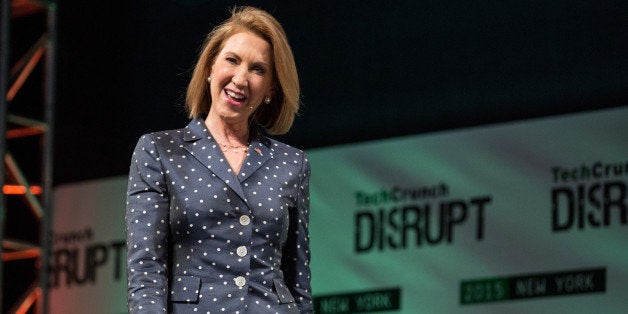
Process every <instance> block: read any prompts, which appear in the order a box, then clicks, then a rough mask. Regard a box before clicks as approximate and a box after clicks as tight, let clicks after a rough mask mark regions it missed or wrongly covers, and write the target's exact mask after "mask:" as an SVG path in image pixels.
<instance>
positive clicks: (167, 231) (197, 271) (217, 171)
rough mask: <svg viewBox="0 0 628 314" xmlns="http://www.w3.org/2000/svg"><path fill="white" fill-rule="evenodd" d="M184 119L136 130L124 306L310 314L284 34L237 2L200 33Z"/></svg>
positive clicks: (304, 217) (301, 169)
mask: <svg viewBox="0 0 628 314" xmlns="http://www.w3.org/2000/svg"><path fill="white" fill-rule="evenodd" d="M186 106H187V109H188V110H189V113H190V118H191V119H192V121H191V122H190V123H189V125H188V126H187V127H185V128H183V129H178V130H171V131H163V132H155V133H151V134H147V135H144V136H142V137H141V138H140V140H139V142H138V144H137V146H136V148H135V151H134V153H133V158H132V162H131V170H130V176H129V186H128V193H127V210H126V228H127V250H128V251H127V255H128V261H127V274H128V304H129V310H130V312H132V313H153V312H172V313H197V312H198V313H210V312H211V313H222V312H225V313H311V312H312V302H311V290H310V289H311V288H310V268H309V259H310V251H309V240H308V237H309V234H308V219H309V178H310V165H309V163H308V160H307V159H306V158H305V156H304V154H303V152H302V151H300V150H298V149H295V148H293V147H290V146H288V145H286V144H282V143H280V142H277V141H275V140H272V139H269V138H267V137H265V136H264V135H263V134H262V130H260V129H264V130H265V131H266V132H267V133H269V134H283V133H285V132H287V131H288V129H289V128H290V127H291V125H292V122H293V120H294V115H295V114H296V112H297V110H298V107H299V84H298V77H297V72H296V67H295V63H294V58H293V56H292V52H291V50H290V46H289V45H288V42H287V39H286V35H285V32H284V31H283V29H282V27H281V26H280V25H279V23H278V22H277V21H276V20H275V19H274V18H273V17H272V16H271V15H270V14H268V13H267V12H265V11H262V10H259V9H255V8H250V7H243V8H239V9H236V10H234V11H233V12H232V16H231V17H230V18H229V19H228V20H227V21H225V22H224V23H223V24H221V25H219V26H218V27H216V28H215V29H214V30H213V31H212V32H211V33H210V34H209V35H208V37H207V40H206V43H205V45H204V47H203V49H202V52H201V54H200V57H199V60H198V62H197V65H196V68H195V70H194V73H193V76H192V80H191V82H190V84H189V86H188V92H187V99H186Z"/></svg>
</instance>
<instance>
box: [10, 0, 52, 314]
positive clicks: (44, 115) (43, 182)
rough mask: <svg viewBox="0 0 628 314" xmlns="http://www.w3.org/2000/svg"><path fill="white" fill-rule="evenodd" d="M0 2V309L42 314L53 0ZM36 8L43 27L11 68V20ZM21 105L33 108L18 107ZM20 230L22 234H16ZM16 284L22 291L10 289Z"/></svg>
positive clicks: (48, 226)
mask: <svg viewBox="0 0 628 314" xmlns="http://www.w3.org/2000/svg"><path fill="white" fill-rule="evenodd" d="M0 1H1V2H0V5H1V7H0V10H1V12H0V14H1V16H0V24H1V25H0V26H1V33H0V96H1V97H0V156H3V159H4V162H0V187H2V194H1V197H0V240H1V243H2V259H1V261H0V309H2V311H8V312H9V313H48V277H49V270H48V265H49V260H48V259H49V256H50V250H51V245H52V240H51V238H52V213H53V203H52V202H53V191H52V161H53V129H54V128H53V121H54V103H55V100H54V99H55V59H56V56H55V47H56V3H55V2H52V1H35V0H13V1H10V0H0ZM34 14H39V15H41V16H42V17H43V19H45V20H46V21H45V25H46V26H45V27H44V28H45V30H44V31H43V34H41V36H40V37H39V38H38V39H37V38H35V39H34V40H33V41H34V43H33V44H32V46H31V47H30V49H28V50H27V51H26V52H25V53H24V55H23V56H21V58H19V59H17V61H14V64H13V66H11V67H10V68H9V63H10V62H11V57H10V56H11V53H12V52H13V51H12V50H11V49H12V48H13V47H10V42H11V41H10V38H9V37H10V34H11V32H12V31H13V29H12V25H13V24H14V21H15V20H16V19H19V18H23V17H25V16H30V15H34ZM15 32H19V30H15ZM10 48H11V49H10ZM38 67H39V69H41V70H40V71H38V70H37V69H38ZM33 80H35V82H42V83H41V85H42V86H41V92H42V97H40V99H39V100H38V101H35V102H34V103H33V102H32V101H26V102H25V101H19V100H20V96H22V94H24V93H28V91H24V90H25V88H23V87H24V86H25V84H27V83H28V82H29V81H33ZM27 99H28V98H27ZM24 106H26V107H32V108H27V109H29V110H21V109H24V108H22V107H24ZM14 111H17V112H29V113H31V112H38V114H37V115H38V116H37V117H30V116H25V115H24V114H14V113H13V112H14ZM14 143H15V144H14ZM24 156H26V157H24ZM33 163H34V164H33ZM20 198H21V201H20V200H19V199H20ZM15 199H18V200H17V201H16V200H15ZM13 230H19V231H21V232H13ZM24 234H27V236H26V237H23V238H20V236H23V235H24ZM33 234H34V235H35V236H33ZM37 234H38V235H37ZM20 263H21V264H23V265H25V266H22V267H17V269H20V271H16V272H14V271H13V268H14V267H16V265H17V264H20ZM24 267H26V269H27V270H24V269H25V268H24ZM29 267H30V270H29V269H28V268H29ZM25 273H26V274H28V276H25V275H24V274H25ZM31 277H32V283H31V284H30V285H29V284H28V282H26V283H25V282H23V281H24V279H25V278H29V280H31ZM18 283H19V284H18ZM22 286H23V287H24V288H23V291H17V292H16V291H15V290H14V289H17V288H16V287H22ZM7 292H12V295H16V297H13V298H11V299H9V298H6V297H5V296H7V295H9V293H7Z"/></svg>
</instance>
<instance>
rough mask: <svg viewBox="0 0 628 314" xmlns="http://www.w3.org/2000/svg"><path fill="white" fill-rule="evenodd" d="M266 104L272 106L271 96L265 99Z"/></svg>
mask: <svg viewBox="0 0 628 314" xmlns="http://www.w3.org/2000/svg"><path fill="white" fill-rule="evenodd" d="M264 103H266V104H267V105H268V104H270V96H266V98H264Z"/></svg>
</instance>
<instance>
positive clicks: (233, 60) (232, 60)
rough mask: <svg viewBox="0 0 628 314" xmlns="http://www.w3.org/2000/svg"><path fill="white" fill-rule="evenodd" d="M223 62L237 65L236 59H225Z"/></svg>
mask: <svg viewBox="0 0 628 314" xmlns="http://www.w3.org/2000/svg"><path fill="white" fill-rule="evenodd" d="M225 60H227V62H229V63H232V64H237V63H238V59H236V58H234V57H226V58H225Z"/></svg>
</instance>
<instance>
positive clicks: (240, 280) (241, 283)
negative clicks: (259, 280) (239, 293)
mask: <svg viewBox="0 0 628 314" xmlns="http://www.w3.org/2000/svg"><path fill="white" fill-rule="evenodd" d="M233 281H235V284H236V286H238V287H244V285H245V284H246V279H244V277H242V276H238V277H235V278H234V279H233Z"/></svg>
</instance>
